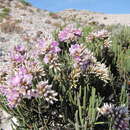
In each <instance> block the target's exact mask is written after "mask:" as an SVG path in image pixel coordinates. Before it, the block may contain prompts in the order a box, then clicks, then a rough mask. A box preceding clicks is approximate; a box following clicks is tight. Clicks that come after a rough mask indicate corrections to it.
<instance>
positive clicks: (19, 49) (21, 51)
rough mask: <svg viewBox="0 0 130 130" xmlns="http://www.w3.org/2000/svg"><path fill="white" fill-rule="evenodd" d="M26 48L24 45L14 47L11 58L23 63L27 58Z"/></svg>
mask: <svg viewBox="0 0 130 130" xmlns="http://www.w3.org/2000/svg"><path fill="white" fill-rule="evenodd" d="M26 51H27V50H26V48H25V46H23V45H18V46H15V47H14V50H13V51H11V52H10V59H11V61H14V62H15V63H21V62H23V61H24V60H25V58H26Z"/></svg>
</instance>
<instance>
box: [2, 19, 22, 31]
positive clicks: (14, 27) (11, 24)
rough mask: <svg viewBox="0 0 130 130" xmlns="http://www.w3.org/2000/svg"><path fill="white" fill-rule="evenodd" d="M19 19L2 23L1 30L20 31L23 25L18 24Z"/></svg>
mask: <svg viewBox="0 0 130 130" xmlns="http://www.w3.org/2000/svg"><path fill="white" fill-rule="evenodd" d="M17 22H18V21H16V22H15V21H10V20H7V21H6V22H3V23H1V24H0V31H1V32H4V33H14V32H15V33H20V32H22V31H23V29H22V27H20V26H18V23H17Z"/></svg>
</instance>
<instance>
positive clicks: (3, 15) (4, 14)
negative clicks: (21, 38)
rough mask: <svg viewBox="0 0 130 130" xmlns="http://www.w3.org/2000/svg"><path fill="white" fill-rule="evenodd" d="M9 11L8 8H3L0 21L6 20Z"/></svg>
mask: <svg viewBox="0 0 130 130" xmlns="http://www.w3.org/2000/svg"><path fill="white" fill-rule="evenodd" d="M9 12H10V9H9V8H3V9H2V11H1V12H0V21H2V20H3V19H4V18H6V17H7V16H8V15H9Z"/></svg>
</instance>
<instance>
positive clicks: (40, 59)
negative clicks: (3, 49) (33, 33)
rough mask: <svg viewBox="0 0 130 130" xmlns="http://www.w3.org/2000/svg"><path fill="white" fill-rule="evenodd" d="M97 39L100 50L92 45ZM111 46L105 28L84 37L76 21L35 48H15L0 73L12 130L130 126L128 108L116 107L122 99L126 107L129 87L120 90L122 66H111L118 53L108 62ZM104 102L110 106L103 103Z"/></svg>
mask: <svg viewBox="0 0 130 130" xmlns="http://www.w3.org/2000/svg"><path fill="white" fill-rule="evenodd" d="M86 37H87V38H88V39H89V41H88V40H87V41H86ZM95 39H97V40H98V41H99V43H98V44H99V46H98V47H97V48H96V45H91V44H93V43H91V42H95V44H97V41H95ZM90 40H91V42H90ZM100 40H101V41H100ZM111 47H112V43H111V42H110V33H108V31H107V30H101V31H98V32H94V33H90V34H88V35H87V36H86V35H84V32H83V31H82V29H81V28H77V27H76V26H74V25H67V26H66V27H65V28H63V30H61V31H59V33H58V34H57V39H54V38H53V37H52V36H45V37H43V38H40V39H37V42H34V44H33V46H27V45H24V44H19V45H16V46H14V48H13V49H12V50H11V51H10V52H9V54H8V56H7V59H8V62H7V63H6V66H5V67H4V68H3V70H1V72H0V95H1V107H2V108H3V109H4V110H5V111H6V112H7V113H9V114H10V115H11V116H12V117H15V118H16V120H17V124H15V123H14V124H13V126H15V127H13V128H14V129H22V130H29V129H34V130H37V129H41V130H42V129H56V128H58V129H66V130H68V129H73V130H74V129H76V130H80V129H82V130H87V129H90V130H91V129H95V130H96V129H97V128H98V129H103V130H107V129H113V128H114V129H120V130H127V129H128V118H127V113H128V111H127V107H125V106H116V105H121V104H119V103H118V102H119V100H120V101H121V102H122V103H123V104H126V106H127V102H126V97H124V95H125V94H126V91H125V90H123V89H118V90H117V88H116V87H117V84H116V83H115V82H118V81H119V80H118V78H117V77H116V75H115V72H118V71H119V69H118V68H116V67H114V68H112V67H113V66H116V65H117V64H116V59H118V57H112V58H111V61H112V62H113V63H115V64H112V62H110V61H109V56H110V54H113V53H116V52H114V51H113V50H112V49H111ZM94 50H95V51H94ZM96 51H97V52H98V53H97V52H96ZM104 54H105V57H104ZM126 75H127V74H126ZM119 76H120V78H123V77H121V73H120V72H119ZM120 85H124V82H123V80H122V81H120ZM117 92H118V95H119V97H117V96H115V95H114V94H116V93H117ZM105 102H110V103H111V104H107V103H106V104H105V105H104V106H103V107H101V106H102V104H103V103H105ZM112 104H113V105H112ZM114 105H115V106H114ZM97 108H98V109H97ZM99 113H100V114H99ZM104 117H105V118H106V119H105V120H104Z"/></svg>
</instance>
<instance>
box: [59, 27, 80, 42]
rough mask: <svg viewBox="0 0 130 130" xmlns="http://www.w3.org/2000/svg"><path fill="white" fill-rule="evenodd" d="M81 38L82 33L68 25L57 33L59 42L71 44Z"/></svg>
mask: <svg viewBox="0 0 130 130" xmlns="http://www.w3.org/2000/svg"><path fill="white" fill-rule="evenodd" d="M81 36H82V31H81V30H80V29H77V28H75V27H74V26H73V25H68V26H67V27H65V28H64V29H63V30H62V31H60V32H59V34H58V37H59V40H60V41H61V42H67V43H69V42H73V41H76V40H78V38H79V37H81Z"/></svg>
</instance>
